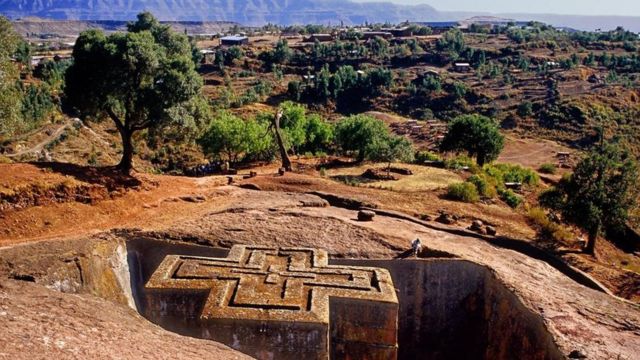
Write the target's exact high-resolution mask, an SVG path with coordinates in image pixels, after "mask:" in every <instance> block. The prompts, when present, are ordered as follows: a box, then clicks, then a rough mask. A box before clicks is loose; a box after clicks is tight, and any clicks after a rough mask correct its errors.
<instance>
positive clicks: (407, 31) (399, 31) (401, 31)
mask: <svg viewBox="0 0 640 360" xmlns="http://www.w3.org/2000/svg"><path fill="white" fill-rule="evenodd" d="M382 31H384V32H388V33H390V34H391V35H393V36H394V37H409V36H413V31H412V30H411V28H410V27H408V26H405V27H402V28H385V29H382Z"/></svg>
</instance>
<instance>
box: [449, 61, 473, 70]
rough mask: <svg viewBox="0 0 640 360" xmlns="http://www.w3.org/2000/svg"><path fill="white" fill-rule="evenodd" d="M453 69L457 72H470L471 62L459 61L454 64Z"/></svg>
mask: <svg viewBox="0 0 640 360" xmlns="http://www.w3.org/2000/svg"><path fill="white" fill-rule="evenodd" d="M453 69H454V70H455V71H457V72H468V71H471V64H469V63H467V62H457V63H455V64H453Z"/></svg>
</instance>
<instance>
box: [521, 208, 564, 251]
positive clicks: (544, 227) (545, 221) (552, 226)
mask: <svg viewBox="0 0 640 360" xmlns="http://www.w3.org/2000/svg"><path fill="white" fill-rule="evenodd" d="M527 219H529V221H530V222H531V223H532V225H533V226H534V227H536V228H537V229H538V232H539V233H540V235H541V236H542V237H545V238H550V239H553V240H555V241H559V242H564V243H567V242H570V241H572V240H573V234H572V233H571V232H570V231H568V230H566V228H565V227H564V226H562V225H560V224H558V223H556V222H553V221H551V219H549V217H548V216H547V214H546V213H545V211H544V210H543V209H542V208H539V207H534V208H531V209H530V210H529V211H528V212H527Z"/></svg>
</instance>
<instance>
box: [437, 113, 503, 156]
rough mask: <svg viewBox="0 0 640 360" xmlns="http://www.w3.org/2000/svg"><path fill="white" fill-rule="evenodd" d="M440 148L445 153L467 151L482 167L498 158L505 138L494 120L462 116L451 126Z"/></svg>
mask: <svg viewBox="0 0 640 360" xmlns="http://www.w3.org/2000/svg"><path fill="white" fill-rule="evenodd" d="M440 147H441V149H442V150H443V151H466V152H467V153H468V154H469V156H471V157H475V158H476V161H477V163H478V165H481V166H482V165H484V164H485V163H487V162H491V161H493V160H495V159H497V158H498V155H500V152H501V151H502V148H503V147H504V136H502V134H500V130H499V129H498V125H497V124H496V122H495V121H494V120H492V119H490V118H488V117H486V116H482V115H478V114H473V115H462V116H459V117H457V118H455V119H454V120H453V121H452V122H451V123H450V124H449V132H448V133H447V135H446V136H445V138H444V140H443V141H442V144H441V145H440Z"/></svg>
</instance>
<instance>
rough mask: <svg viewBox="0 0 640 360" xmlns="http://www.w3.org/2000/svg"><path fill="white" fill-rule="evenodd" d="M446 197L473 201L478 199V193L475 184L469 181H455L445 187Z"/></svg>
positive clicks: (468, 201) (467, 201)
mask: <svg viewBox="0 0 640 360" xmlns="http://www.w3.org/2000/svg"><path fill="white" fill-rule="evenodd" d="M447 197H448V198H449V199H451V200H455V201H462V202H466V203H475V202H478V200H480V195H479V194H478V190H477V189H476V187H475V185H473V184H471V183H468V182H466V183H455V184H451V185H449V188H448V189H447Z"/></svg>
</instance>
